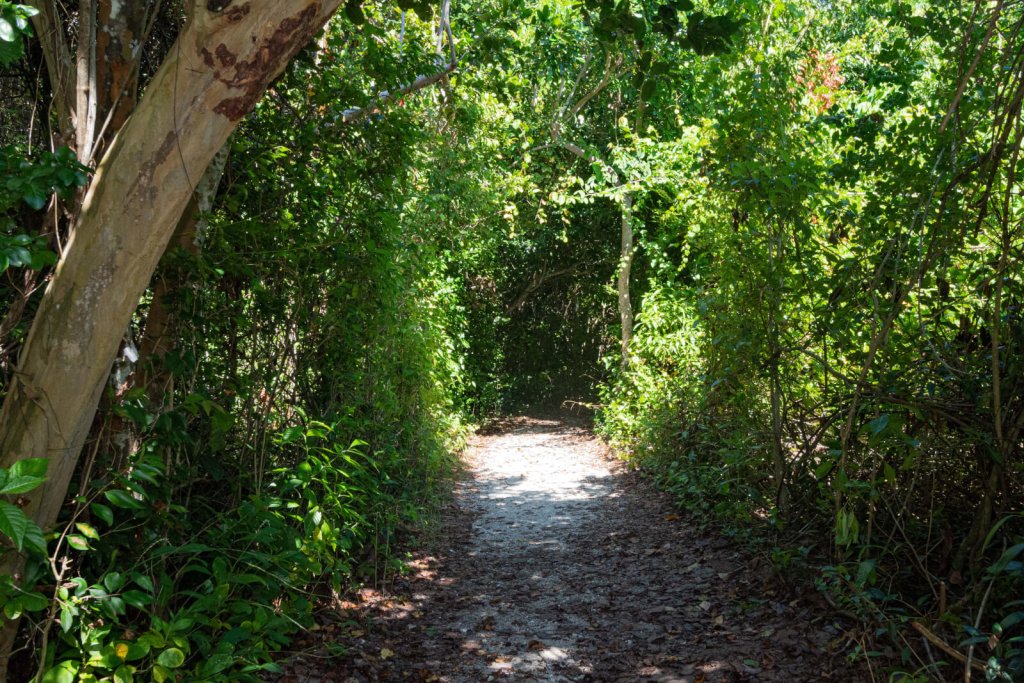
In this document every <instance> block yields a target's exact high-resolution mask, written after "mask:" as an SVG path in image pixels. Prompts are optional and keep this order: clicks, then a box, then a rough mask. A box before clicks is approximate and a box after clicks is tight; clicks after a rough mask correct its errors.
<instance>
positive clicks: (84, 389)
mask: <svg viewBox="0 0 1024 683" xmlns="http://www.w3.org/2000/svg"><path fill="white" fill-rule="evenodd" d="M339 2H340V0H325V1H324V2H316V1H313V0H280V1H278V2H273V3H261V2H255V1H254V0H250V1H249V2H234V3H231V4H230V5H228V7H227V8H226V9H225V10H224V11H223V12H217V13H213V12H208V11H206V10H205V8H199V7H198V5H199V4H200V3H193V4H196V5H197V7H196V8H193V19H192V21H191V22H190V23H189V25H188V26H187V27H186V28H185V29H184V31H183V32H182V34H181V35H180V36H179V38H178V41H177V44H176V45H175V46H174V47H173V48H172V49H171V50H170V53H169V54H168V56H167V58H166V59H165V61H164V63H163V64H162V65H161V67H160V69H159V70H158V72H157V73H156V75H155V76H154V77H153V79H152V81H151V82H150V83H149V84H148V86H147V88H146V95H145V97H144V98H143V99H142V100H141V102H140V103H139V105H138V107H137V108H136V110H135V112H134V113H133V114H132V115H131V116H130V118H129V119H128V121H127V123H126V124H125V125H124V126H123V127H122V128H121V130H120V131H118V132H117V135H116V137H115V138H114V140H113V142H112V144H111V145H110V147H109V149H108V150H107V152H106V154H105V155H104V157H103V160H102V161H101V162H100V164H99V166H98V168H97V170H96V173H95V176H94V178H93V181H92V184H91V186H90V187H89V190H88V192H87V193H86V196H85V198H84V201H83V203H82V208H81V212H80V214H79V216H78V220H77V227H76V230H75V232H74V235H73V236H72V238H71V240H70V242H69V243H68V245H67V249H66V250H65V253H64V256H63V258H62V260H61V262H60V263H59V264H58V266H57V269H56V272H55V274H54V277H53V280H52V281H51V282H50V285H49V287H48V288H47V291H46V293H45V294H44V296H43V298H42V301H41V302H40V306H39V309H38V312H37V314H36V316H35V319H34V320H33V324H32V327H31V330H30V332H29V334H28V338H27V339H26V342H25V346H24V347H23V349H22V352H21V356H20V358H19V363H18V369H17V371H16V376H15V379H14V381H13V382H12V384H11V387H10V390H9V392H8V394H7V396H6V399H5V401H4V405H3V409H2V412H0V466H3V467H6V466H9V465H10V464H11V463H12V462H14V461H16V460H19V459H21V458H25V457H30V456H35V457H45V458H47V459H48V460H49V472H48V480H47V482H46V484H45V485H44V486H43V487H41V488H40V489H37V490H35V491H33V492H31V493H30V494H27V495H26V496H24V505H23V509H24V510H25V512H26V513H27V514H28V515H29V516H30V517H31V518H32V519H34V520H35V521H36V522H37V523H38V524H40V526H42V527H44V528H47V527H50V526H51V525H52V524H53V523H54V522H55V521H56V519H57V514H58V512H59V510H60V508H61V506H62V504H63V501H64V497H65V495H66V493H67V490H68V485H69V483H70V481H71V477H72V474H73V473H74V470H75V464H76V463H77V461H78V457H79V453H80V451H81V448H82V444H83V443H84V441H85V439H86V437H87V435H88V433H89V428H90V425H91V424H92V420H93V417H94V415H95V412H96V406H97V403H98V401H99V397H100V395H101V393H102V391H103V387H104V384H105V383H106V380H107V376H108V373H109V371H110V366H111V364H112V362H113V360H114V357H115V355H116V353H117V349H118V344H119V342H120V341H121V337H122V334H123V332H124V330H125V328H126V327H127V325H128V323H129V321H130V319H131V315H132V312H133V311H134V310H135V307H136V305H137V303H138V301H139V297H140V296H141V294H142V293H143V291H144V290H145V288H146V286H147V285H148V284H149V282H150V279H151V278H152V275H153V271H154V270H155V268H156V264H157V262H158V261H159V259H160V257H161V255H162V254H163V253H164V250H165V248H166V246H167V244H168V242H169V240H170V238H171V235H172V234H173V232H174V228H175V225H176V224H177V222H178V219H179V218H180V217H181V215H182V213H183V211H184V209H185V206H186V205H187V203H188V201H189V198H190V197H191V196H192V190H193V187H194V184H195V182H196V181H198V179H199V178H200V177H201V176H202V174H203V172H204V170H205V169H206V168H207V166H208V165H209V164H210V161H211V159H212V158H213V156H214V154H215V153H216V151H217V150H218V149H220V148H221V147H222V146H223V145H224V142H225V141H226V140H227V138H228V135H229V134H230V133H231V131H232V130H233V129H234V128H235V127H236V126H237V125H238V121H239V119H241V118H242V117H243V116H244V115H245V114H246V113H248V112H249V111H250V110H251V109H252V107H253V106H254V105H255V103H256V102H257V100H258V99H259V98H260V97H261V96H262V95H263V92H264V91H265V90H266V87H267V85H268V84H269V83H270V81H271V80H272V79H273V78H274V77H276V76H277V75H278V74H279V73H280V72H281V71H282V70H283V69H284V67H285V66H286V65H287V63H288V62H289V60H290V59H291V58H292V56H293V55H294V54H295V52H296V51H297V50H298V49H299V48H300V47H302V46H303V45H304V44H305V43H306V42H308V41H309V39H310V38H311V37H312V36H313V34H314V33H315V32H316V31H317V30H318V29H319V28H320V27H321V26H322V25H323V24H324V22H325V21H326V20H327V18H328V17H329V16H330V15H331V14H332V13H333V12H334V11H335V10H336V9H337V6H338V4H339ZM202 4H203V5H205V3H202ZM22 564H23V563H22V561H21V558H20V557H18V556H17V555H16V554H15V553H13V552H8V553H6V554H5V555H4V556H3V557H2V559H0V573H6V574H11V575H15V576H17V575H18V573H19V572H20V568H21V566H22ZM14 630H15V627H14V626H13V625H11V624H8V625H7V627H6V628H5V629H4V630H3V632H2V633H0V681H3V680H6V668H7V660H8V656H9V653H10V650H11V646H12V643H13V639H14Z"/></svg>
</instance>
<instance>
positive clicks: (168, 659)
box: [156, 647, 185, 669]
mask: <svg viewBox="0 0 1024 683" xmlns="http://www.w3.org/2000/svg"><path fill="white" fill-rule="evenodd" d="M156 663H157V664H159V665H160V666H163V667H166V668H168V669H177V668H178V667H180V666H181V665H182V664H184V663H185V653H184V652H182V651H181V650H179V649H178V648H176V647H171V648H168V649H166V650H164V651H163V652H161V653H160V656H159V657H157V658H156Z"/></svg>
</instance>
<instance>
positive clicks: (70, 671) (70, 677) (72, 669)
mask: <svg viewBox="0 0 1024 683" xmlns="http://www.w3.org/2000/svg"><path fill="white" fill-rule="evenodd" d="M77 676H78V662H71V661H68V662H61V663H60V664H58V665H57V666H55V667H53V668H52V669H49V670H48V671H47V672H46V673H44V674H43V683H75V678H76V677H77Z"/></svg>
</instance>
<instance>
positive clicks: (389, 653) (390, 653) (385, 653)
mask: <svg viewBox="0 0 1024 683" xmlns="http://www.w3.org/2000/svg"><path fill="white" fill-rule="evenodd" d="M394 656H395V651H394V650H389V649H388V648H386V647H382V648H381V649H380V658H381V659H388V658H390V657H394Z"/></svg>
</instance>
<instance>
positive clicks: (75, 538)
mask: <svg viewBox="0 0 1024 683" xmlns="http://www.w3.org/2000/svg"><path fill="white" fill-rule="evenodd" d="M68 545H70V546H71V547H72V548H74V549H75V550H88V549H89V541H88V539H86V538H85V537H84V536H79V535H77V534H71V535H70V536H68Z"/></svg>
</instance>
